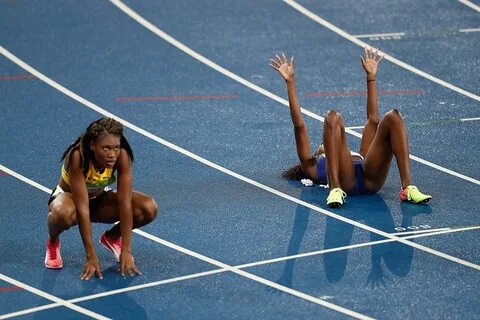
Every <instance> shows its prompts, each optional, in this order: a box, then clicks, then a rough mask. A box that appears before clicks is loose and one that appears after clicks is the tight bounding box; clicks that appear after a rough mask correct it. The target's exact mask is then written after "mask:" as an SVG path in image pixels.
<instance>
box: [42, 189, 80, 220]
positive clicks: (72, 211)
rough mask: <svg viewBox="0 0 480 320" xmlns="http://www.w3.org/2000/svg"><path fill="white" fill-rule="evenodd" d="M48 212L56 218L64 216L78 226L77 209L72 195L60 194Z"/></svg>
mask: <svg viewBox="0 0 480 320" xmlns="http://www.w3.org/2000/svg"><path fill="white" fill-rule="evenodd" d="M48 211H49V212H50V213H51V214H54V215H56V216H63V217H64V218H65V219H68V220H69V221H71V222H72V223H73V225H75V224H77V208H76V206H75V201H74V200H73V196H72V194H71V193H67V192H65V193H60V194H58V195H57V196H56V197H55V199H53V200H52V202H50V204H49V205H48Z"/></svg>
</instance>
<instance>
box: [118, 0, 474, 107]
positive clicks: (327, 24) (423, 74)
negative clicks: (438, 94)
mask: <svg viewBox="0 0 480 320" xmlns="http://www.w3.org/2000/svg"><path fill="white" fill-rule="evenodd" d="M110 1H113V0H110ZM283 2H284V3H285V4H287V5H289V6H290V7H292V8H294V9H295V10H297V11H298V12H300V13H301V14H303V15H305V16H306V17H308V18H310V19H312V20H313V21H315V22H317V23H318V24H320V25H322V26H324V27H325V28H327V29H329V30H330V31H333V32H335V33H336V34H338V35H339V36H341V37H343V38H345V39H347V40H349V41H351V42H353V43H355V44H356V45H358V46H360V47H362V48H364V47H366V46H369V45H368V44H367V43H365V42H363V41H361V40H359V39H356V38H355V37H353V36H352V35H351V34H349V33H347V32H346V31H344V30H342V29H340V28H338V27H337V26H335V25H333V24H332V23H330V22H328V21H327V20H325V19H323V18H321V17H320V16H319V15H317V14H315V13H313V12H312V11H310V10H308V9H307V8H305V7H304V6H302V5H301V4H299V3H297V2H295V1H292V0H283ZM379 52H380V54H381V55H383V56H384V59H385V60H388V61H390V62H392V63H394V64H396V65H398V66H400V67H402V68H404V69H406V70H408V71H410V72H413V73H415V74H417V75H419V76H421V77H424V78H425V79H428V80H430V81H432V82H435V83H437V84H439V85H441V86H443V87H445V88H447V89H450V90H453V91H455V92H458V93H460V94H462V95H464V96H466V97H469V98H471V99H474V100H476V101H480V96H478V95H476V94H474V93H472V92H468V91H467V90H464V89H462V88H460V87H457V86H455V85H453V84H451V83H448V82H446V81H444V80H441V79H439V78H437V77H435V76H432V75H431V74H428V73H426V72H424V71H422V70H420V69H417V68H415V67H413V66H411V65H409V64H406V63H405V62H403V61H401V60H399V59H396V58H394V57H392V56H390V55H388V54H386V53H384V52H381V51H379Z"/></svg>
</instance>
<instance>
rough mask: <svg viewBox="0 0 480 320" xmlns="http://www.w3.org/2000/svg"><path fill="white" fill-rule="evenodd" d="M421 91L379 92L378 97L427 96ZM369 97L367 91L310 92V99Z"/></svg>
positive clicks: (308, 94)
mask: <svg viewBox="0 0 480 320" xmlns="http://www.w3.org/2000/svg"><path fill="white" fill-rule="evenodd" d="M426 93H427V92H426V91H425V90H421V89H405V90H378V91H377V94H378V95H403V94H426ZM363 95H367V91H336V92H310V93H307V96H309V97H341V96H363Z"/></svg>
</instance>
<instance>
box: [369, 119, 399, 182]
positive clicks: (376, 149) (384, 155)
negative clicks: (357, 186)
mask: <svg viewBox="0 0 480 320" xmlns="http://www.w3.org/2000/svg"><path fill="white" fill-rule="evenodd" d="M389 134H390V133H389V132H388V130H386V128H385V127H382V126H379V128H378V130H377V132H376V134H375V137H374V138H373V141H372V144H371V145H370V148H369V149H368V152H367V154H366V155H365V160H364V162H363V175H364V181H365V187H366V188H367V189H369V190H371V191H378V190H375V189H379V188H380V187H381V186H382V185H383V184H384V183H385V179H386V178H387V175H388V171H389V170H390V164H391V162H392V157H393V153H392V147H391V145H390V137H389Z"/></svg>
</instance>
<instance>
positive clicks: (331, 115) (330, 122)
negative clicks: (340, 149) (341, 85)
mask: <svg viewBox="0 0 480 320" xmlns="http://www.w3.org/2000/svg"><path fill="white" fill-rule="evenodd" d="M325 125H326V126H330V127H333V126H336V125H343V119H342V115H341V114H340V112H338V111H336V110H329V111H327V113H326V115H325Z"/></svg>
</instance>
